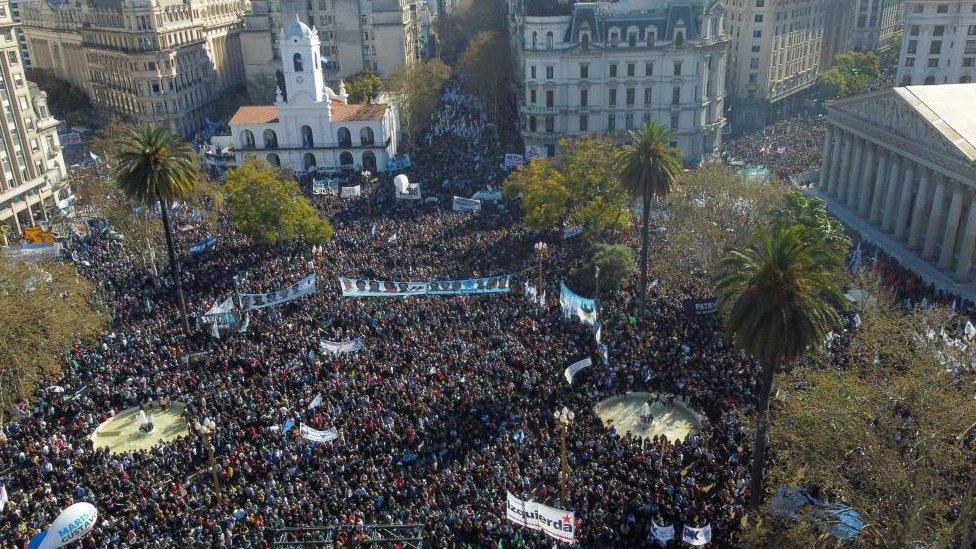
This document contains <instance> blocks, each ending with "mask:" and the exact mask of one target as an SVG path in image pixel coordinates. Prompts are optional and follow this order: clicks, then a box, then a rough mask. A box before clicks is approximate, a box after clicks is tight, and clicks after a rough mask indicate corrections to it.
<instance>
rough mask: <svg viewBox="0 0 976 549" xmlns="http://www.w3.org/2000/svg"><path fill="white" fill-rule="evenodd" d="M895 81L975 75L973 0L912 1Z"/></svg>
mask: <svg viewBox="0 0 976 549" xmlns="http://www.w3.org/2000/svg"><path fill="white" fill-rule="evenodd" d="M905 29H906V31H905V37H904V40H902V43H901V52H900V55H899V58H898V75H897V76H896V77H895V83H896V84H898V85H901V86H911V85H919V84H926V85H928V84H955V83H963V84H965V83H968V82H972V81H973V77H974V76H976V67H974V65H976V63H974V60H976V0H924V1H922V0H912V1H910V2H908V3H907V4H906V6H905Z"/></svg>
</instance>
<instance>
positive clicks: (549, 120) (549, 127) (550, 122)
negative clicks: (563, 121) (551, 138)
mask: <svg viewBox="0 0 976 549" xmlns="http://www.w3.org/2000/svg"><path fill="white" fill-rule="evenodd" d="M555 131H556V117H554V116H547V117H546V133H553V132H555Z"/></svg>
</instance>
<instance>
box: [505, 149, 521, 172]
mask: <svg viewBox="0 0 976 549" xmlns="http://www.w3.org/2000/svg"><path fill="white" fill-rule="evenodd" d="M522 164H525V157H524V156H522V155H521V154H514V153H505V163H504V164H503V166H504V167H505V169H506V170H514V169H515V168H518V167H519V166H521V165H522Z"/></svg>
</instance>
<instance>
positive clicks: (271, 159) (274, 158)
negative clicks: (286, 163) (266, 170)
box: [267, 153, 281, 168]
mask: <svg viewBox="0 0 976 549" xmlns="http://www.w3.org/2000/svg"><path fill="white" fill-rule="evenodd" d="M267 158H268V164H271V165H272V166H274V167H276V168H278V167H280V166H281V158H279V157H278V153H268V157H267Z"/></svg>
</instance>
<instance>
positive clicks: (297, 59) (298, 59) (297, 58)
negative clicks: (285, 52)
mask: <svg viewBox="0 0 976 549" xmlns="http://www.w3.org/2000/svg"><path fill="white" fill-rule="evenodd" d="M291 62H292V65H294V67H295V72H302V71H303V70H305V64H304V63H302V54H300V53H296V54H295V55H293V56H292V58H291Z"/></svg>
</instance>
